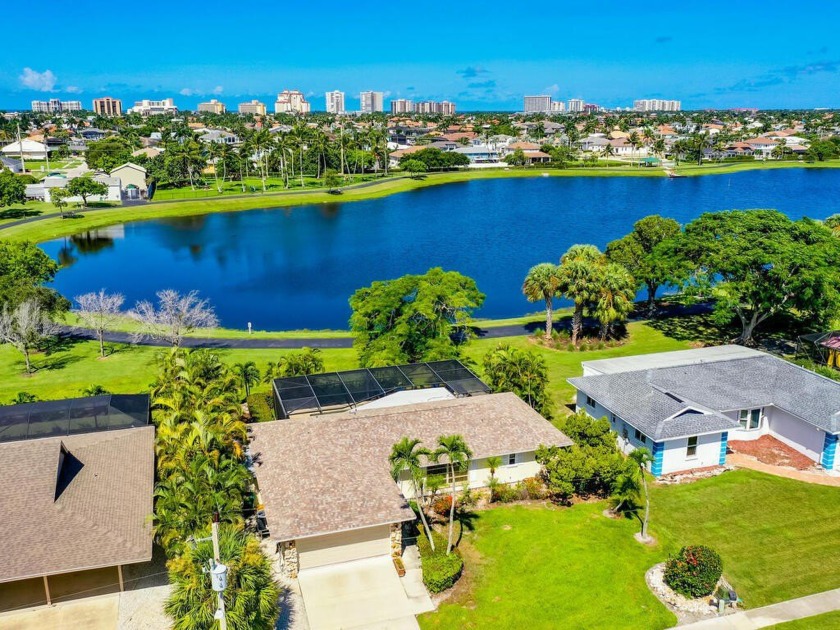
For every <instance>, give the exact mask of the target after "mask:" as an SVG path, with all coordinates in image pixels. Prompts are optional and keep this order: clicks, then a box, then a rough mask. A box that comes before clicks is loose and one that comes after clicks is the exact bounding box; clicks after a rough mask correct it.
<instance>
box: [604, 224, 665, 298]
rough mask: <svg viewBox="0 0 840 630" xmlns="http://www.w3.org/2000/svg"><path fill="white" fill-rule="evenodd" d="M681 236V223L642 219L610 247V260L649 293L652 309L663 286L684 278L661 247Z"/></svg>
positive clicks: (608, 254) (608, 256)
mask: <svg viewBox="0 0 840 630" xmlns="http://www.w3.org/2000/svg"><path fill="white" fill-rule="evenodd" d="M679 234H680V224H679V223H677V222H676V221H675V220H674V219H668V218H666V217H662V216H660V215H658V214H654V215H650V216H647V217H644V218H642V219H639V220H638V221H636V223H634V224H633V231H632V232H630V233H629V234H628V235H627V236H624V237H622V238H620V239H617V240H615V241H612V242H610V243H609V245H607V251H606V255H607V259H608V260H610V261H612V262H616V263H618V264H620V265H624V267H626V268H627V269H629V270H631V271H632V273H633V277H634V278H635V279H636V280H637V281H638V283H639V286H640V287H644V288H645V289H646V290H647V300H648V308H649V309H652V308H653V305H654V301H655V300H656V292H657V291H658V290H659V287H661V286H662V285H663V284H666V283H668V282H673V281H675V280H678V279H679V277H680V273H679V268H678V267H677V266H675V265H674V262H673V260H672V259H671V258H669V257H668V256H666V255H663V254H662V253H661V251H662V250H661V248H660V247H659V246H660V244H661V243H663V242H665V241H667V240H668V239H673V238H676V237H677V236H678V235H679Z"/></svg>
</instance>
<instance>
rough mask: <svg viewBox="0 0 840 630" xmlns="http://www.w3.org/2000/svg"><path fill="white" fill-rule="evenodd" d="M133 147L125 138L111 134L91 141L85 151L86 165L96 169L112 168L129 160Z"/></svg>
mask: <svg viewBox="0 0 840 630" xmlns="http://www.w3.org/2000/svg"><path fill="white" fill-rule="evenodd" d="M132 149H133V147H132V146H131V143H130V142H128V141H127V140H126V139H125V138H121V137H119V136H111V137H108V138H103V139H102V140H97V141H95V142H91V143H90V144H89V145H88V147H87V152H86V153H85V161H86V162H87V164H88V166H89V167H90V168H92V169H94V170H98V171H111V170H112V169H114V168H116V167H117V166H120V165H122V164H125V163H126V162H130V161H131V151H132Z"/></svg>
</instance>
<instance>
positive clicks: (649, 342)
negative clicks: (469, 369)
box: [464, 322, 691, 406]
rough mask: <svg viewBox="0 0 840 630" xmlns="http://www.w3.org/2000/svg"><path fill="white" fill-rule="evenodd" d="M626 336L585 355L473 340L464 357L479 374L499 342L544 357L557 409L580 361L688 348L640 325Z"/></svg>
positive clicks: (525, 342) (518, 341)
mask: <svg viewBox="0 0 840 630" xmlns="http://www.w3.org/2000/svg"><path fill="white" fill-rule="evenodd" d="M627 331H628V334H629V337H628V339H627V341H626V342H625V343H624V344H623V345H620V346H617V347H614V348H605V349H603V350H589V351H586V352H575V351H572V352H569V351H567V350H550V349H548V348H544V347H543V346H540V345H538V344H536V343H534V341H533V340H532V339H531V338H530V337H504V338H502V339H477V340H475V341H473V342H471V343H470V345H469V346H467V349H466V351H465V353H464V354H465V357H466V358H467V359H470V360H472V361H473V362H474V364H473V367H474V368H475V369H476V371H477V372H478V373H479V376H480V375H481V360H482V357H484V355H485V354H486V353H487V352H488V351H490V350H492V349H493V348H495V347H496V346H497V345H498V344H499V343H509V344H511V345H512V346H516V347H518V348H525V349H530V350H534V351H536V352H537V353H539V354H540V355H542V356H543V357H544V358H545V361H546V364H547V365H548V378H549V387H550V389H551V392H552V395H553V396H554V400H555V403H556V404H557V405H558V406H560V405H563V404H566V403H568V402H569V401H570V399H571V396H572V393H573V392H574V388H573V387H572V386H571V385H569V384H568V383H567V382H566V379H567V378H570V377H572V376H580V375H581V367H580V364H581V362H582V361H595V360H596V359H608V358H610V357H624V356H628V355H632V354H649V353H651V352H667V351H669V350H685V349H686V348H689V347H691V346H690V344H689V342H688V341H678V340H676V339H671V338H670V337H666V336H665V335H664V334H663V333H661V332H660V331H658V330H654V329H653V328H651V327H650V326H649V325H647V324H646V323H644V322H632V323H630V324H628V326H627Z"/></svg>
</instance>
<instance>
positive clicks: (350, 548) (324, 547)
mask: <svg viewBox="0 0 840 630" xmlns="http://www.w3.org/2000/svg"><path fill="white" fill-rule="evenodd" d="M397 526H398V527H399V524H397ZM391 528H392V526H391V525H376V526H374V527H362V528H360V529H353V530H349V531H345V532H338V533H335V534H325V535H323V536H312V537H311V538H301V539H299V540H297V541H296V545H295V546H296V548H297V556H298V565H299V567H300V569H310V568H314V567H320V566H325V565H328V564H337V563H341V562H350V561H352V560H361V559H364V558H372V557H375V556H381V555H390V554H391V545H392V540H393V534H392V529H391ZM400 544H402V538H400Z"/></svg>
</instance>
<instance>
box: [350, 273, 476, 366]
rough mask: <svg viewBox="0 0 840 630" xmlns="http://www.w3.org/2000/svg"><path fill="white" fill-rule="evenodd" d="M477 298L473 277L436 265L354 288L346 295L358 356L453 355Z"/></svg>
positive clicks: (367, 361) (366, 360) (401, 359)
mask: <svg viewBox="0 0 840 630" xmlns="http://www.w3.org/2000/svg"><path fill="white" fill-rule="evenodd" d="M483 303H484V294H483V293H481V292H480V291H479V290H478V287H477V286H476V284H475V280H473V279H472V278H468V277H466V276H463V275H461V274H460V273H458V272H457V271H444V270H443V269H441V268H440V267H435V268H433V269H429V271H427V272H426V273H425V274H421V275H406V276H402V277H401V278H397V279H395V280H383V281H377V282H374V283H373V284H372V285H370V286H369V287H365V288H363V289H359V290H357V291H356V292H355V293H354V294H353V296H352V297H351V298H350V307H351V309H352V310H353V314H352V315H351V317H350V328H351V329H352V330H353V332H354V333H356V339H355V341H354V342H353V343H354V346H355V348H356V350H357V351H358V353H359V361H360V363H361V365H362V366H364V367H378V366H383V365H393V364H395V363H413V362H416V361H434V360H439V359H448V358H453V357H457V356H458V355H459V352H460V346H461V345H462V344H463V343H465V341H466V340H467V339H468V337H469V335H470V322H471V317H472V313H473V311H474V310H475V309H477V308H479V307H480V306H481V305H482V304H483Z"/></svg>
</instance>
